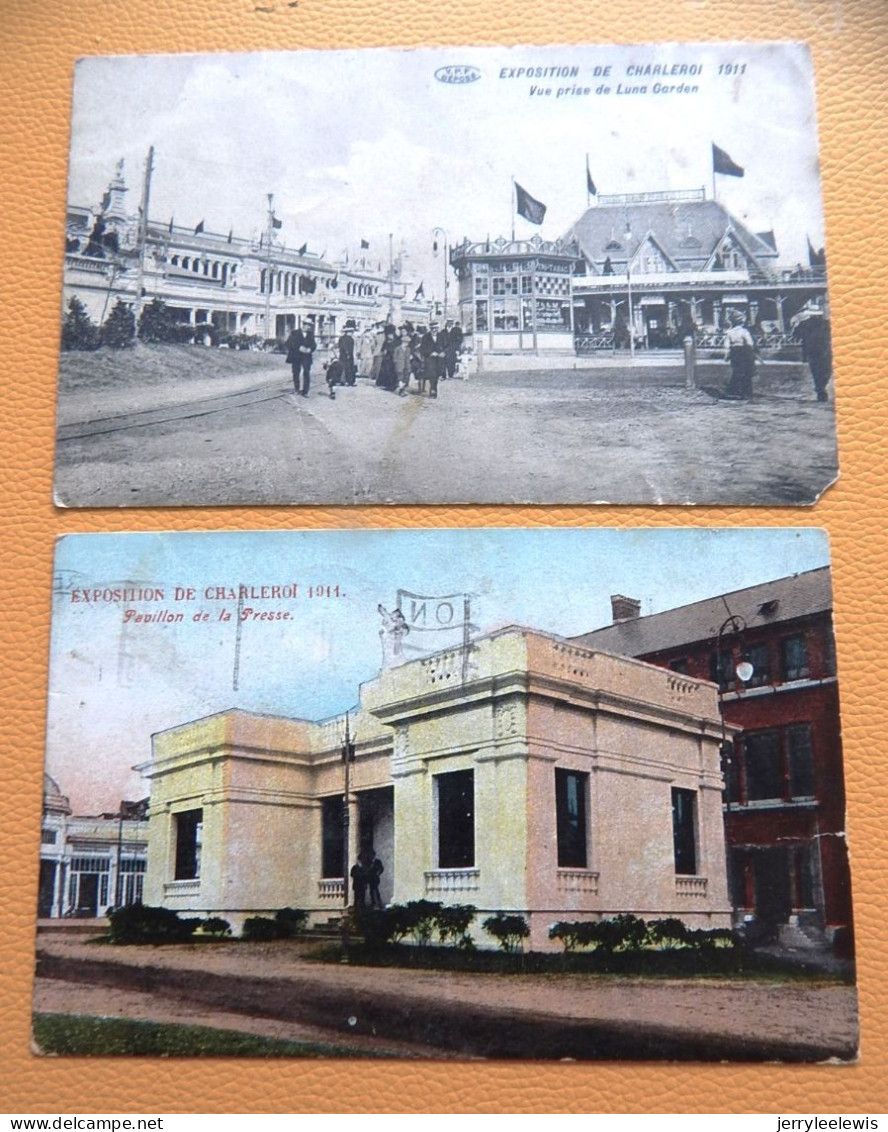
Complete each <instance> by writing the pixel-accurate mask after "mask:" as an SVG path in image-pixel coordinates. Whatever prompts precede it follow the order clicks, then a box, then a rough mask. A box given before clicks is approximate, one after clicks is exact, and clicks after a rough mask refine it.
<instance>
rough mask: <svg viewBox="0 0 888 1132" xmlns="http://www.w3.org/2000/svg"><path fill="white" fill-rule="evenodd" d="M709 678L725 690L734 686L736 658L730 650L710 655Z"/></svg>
mask: <svg viewBox="0 0 888 1132" xmlns="http://www.w3.org/2000/svg"><path fill="white" fill-rule="evenodd" d="M709 679H710V680H712V681H713V682H714V683H716V684H718V686H719V687H720V688H721V690H722V691H723V692H724V691H726V690H727V689H729V688H733V687H734V681H735V676H734V658H733V656H732V655H731V653H730V651H729V650H724V649H723V650H722V651H721V652H720V653H710V655H709Z"/></svg>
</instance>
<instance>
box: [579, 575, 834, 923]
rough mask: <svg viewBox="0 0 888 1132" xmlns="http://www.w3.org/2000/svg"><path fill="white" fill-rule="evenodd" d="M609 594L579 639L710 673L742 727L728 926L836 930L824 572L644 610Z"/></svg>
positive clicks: (830, 666)
mask: <svg viewBox="0 0 888 1132" xmlns="http://www.w3.org/2000/svg"><path fill="white" fill-rule="evenodd" d="M611 601H612V607H613V616H614V622H613V624H612V625H609V626H607V627H605V628H603V629H598V630H596V631H594V632H591V633H585V634H583V635H582V636H580V637H577V638H575V640H576V641H577V642H578V643H582V644H584V645H588V646H590V647H593V648H596V649H602V650H604V651H606V652H612V653H619V654H622V655H625V656H632V657H637V658H639V659H641V660H645V661H649V662H650V663H652V664H658V665H662V666H663V667H664V668H670V669H672V670H673V671H675V672H678V673H685V674H687V675H688V676H691V677H697V678H702V679H706V680H713V681H716V682H717V683H718V684H719V686H720V688H721V690H722V704H723V710H724V718H725V720H726V721H727V723H729V724H734V725H736V726H739V727H741V728H742V729H743V730H742V732H741V733H740V734H739V735H738V736H737V737H736V738H735V740H734V743H733V749H731V748H730V747H728V748H727V752H728V753H729V757H728V758H726V760H725V761H726V767H725V771H726V785H727V789H726V794H725V803H724V814H725V826H726V836H727V845H728V869H729V882H730V891H731V899H732V903H733V905H734V909H735V915H736V919H737V921H738V922H743V921H744V920H748V919H749V918H750V917H754V918H755V919H756V920H758V921H760V922H762V923H764V924H765V925H766V926H776V927H779V930H780V934H781V937H782V938H783V939H784V940H785V941H786V942H793V941H794V940H796V939H798V938H799V932H800V931H803V932H805V933H807V935H808V937H809V938H812V939H816V938H817V936H818V935H819V934H820V933H825V935H826V937H827V939H830V940H832V939H834V938H835V936H836V933H837V932H838V931H840V929H847V928H849V927H850V924H851V887H850V877H849V869H848V853H847V846H846V842H845V833H844V830H845V790H844V773H843V766H842V743H841V733H840V725H839V697H838V684H837V680H836V669H835V650H834V641H833V628H832V593H831V586H830V573H829V568H828V567H823V568H822V569H819V570H810V571H807V572H805V573H803V574H797V575H794V576H792V577H788V578H779V579H777V580H776V581H773V582H766V583H764V584H762V585H756V586H750V587H749V588H747V589H742V590H736V591H734V592H733V593H728V594H723V595H720V596H719V597H716V598H710V599H708V600H705V601H698V602H694V603H692V604H690V605H685V606H681V607H679V608H677V609H671V610H667V611H666V612H663V613H657V614H653V615H651V616H647V617H642V616H640V603H639V602H637V601H635V600H633V599H632V598H625V597H622V596H620V595H616V596H614V597H613V598H612V599H611ZM741 660H743V661H746V662H747V663H748V664H751V666H752V673H751V675H748V673H745V672H744V673H743V675H748V679H746V681H745V683H744V682H742V681H741V680H740V679H739V678H738V676H737V671H736V669H737V665H738V664H739V662H740V661H741ZM842 934H844V935H847V932H845V933H842ZM820 938H821V939H822V938H823V937H822V935H821V936H820Z"/></svg>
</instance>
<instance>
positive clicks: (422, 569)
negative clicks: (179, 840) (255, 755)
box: [46, 528, 829, 812]
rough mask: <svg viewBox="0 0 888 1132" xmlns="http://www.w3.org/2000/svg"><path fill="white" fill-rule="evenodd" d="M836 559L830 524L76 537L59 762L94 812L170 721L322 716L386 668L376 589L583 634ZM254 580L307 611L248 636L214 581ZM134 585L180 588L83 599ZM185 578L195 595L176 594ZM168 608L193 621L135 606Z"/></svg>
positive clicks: (60, 585)
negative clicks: (239, 712) (286, 591)
mask: <svg viewBox="0 0 888 1132" xmlns="http://www.w3.org/2000/svg"><path fill="white" fill-rule="evenodd" d="M828 561H829V548H828V542H827V538H826V534H825V533H824V532H823V531H820V530H818V529H809V528H790V529H784V528H760V529H743V528H740V529H730V530H706V529H702V530H701V529H654V530H620V531H617V530H610V529H601V528H599V529H596V528H588V529H577V528H571V529H549V530H547V529H543V530H527V529H519V530H506V529H462V530H419V531H402V530H382V531H372V530H371V531H367V530H360V531H276V532H225V533H222V532H206V533H187V532H181V533H178V532H177V533H175V534H127V535H69V536H67V537H65V538H64V539H61V540H60V541H59V543H58V545H57V555H56V564H55V582H56V585H55V592H54V594H53V627H52V646H51V663H50V693H49V720H48V734H47V761H46V769H47V771H48V772H49V773H50V774H51V775H53V777H54V778H56V779H57V780H58V782H59V785H60V786H61V788H62V791H63V792H64V793H67V794H68V795H69V796H71V798H72V801H73V802H74V804H75V807H76V808H77V809H78V810H79V811H80V812H96V811H99V810H104V809H113V808H114V807H115V806H116V805H117V802H118V800H119V799H120V798H121V797H128V798H136V797H141V796H143V795H144V794H145V792H146V791H145V784H144V782H143V781H142V780H141V778H140V776H139V775H137V774H135V773H134V772H132V770H131V768H132V767H133V766H134V765H135V764H137V763H140V762H144V761H146V760H147V759H149V757H150V753H151V739H150V737H151V734H152V733H153V732H156V731H160V730H164V729H165V728H168V727H172V726H176V725H177V724H180V723H184V722H186V721H188V720H189V719H194V718H198V717H200V716H203V715H208V714H211V713H212V712H216V711H221V710H224V709H225V708H228V707H239V708H243V709H246V710H252V711H260V712H270V713H280V714H283V715H294V716H301V717H305V718H311V719H321V718H324V717H325V716H328V715H332V714H335V713H338V712H341V711H344V710H345V709H346V708H348V707H349V706H351V705H352V704H354V703H355V702H356V701H357V689H358V685H359V684H360V683H362V682H364V681H366V680H369V679H372V678H373V677H374V676H375V675H376V673H377V672H378V670H379V666H380V659H381V653H380V642H379V628H380V618H379V615H378V613H377V605H378V604H379V603H382V604H383V605H384V606H386V607H387V608H389V609H390V608H392V607H393V606H394V604H395V601H396V591H397V590H398V589H399V588H402V589H406V590H410V591H413V592H416V593H421V594H431V595H434V594H451V593H469V594H471V603H472V620H473V622H474V624H475V625H476V626H477V627H478V629H479V631H482V632H483V631H487V630H491V629H494V628H497V627H499V626H502V625H505V624H510V623H518V624H523V625H527V626H530V627H533V628H536V629H540V630H543V631H546V632H551V633H556V634H560V635H563V636H572V635H576V634H579V633H582V632H586V631H588V630H590V629H595V628H598V627H600V626H602V625H605V624H608V623H609V622H610V600H609V599H610V595H611V594H613V593H621V594H624V595H627V596H630V597H635V598H638V599H639V600H640V601H641V603H642V612H643V613H644V614H648V613H657V612H660V611H661V610H663V609H669V608H672V607H674V606H677V605H682V604H684V603H687V602H690V601H696V600H698V599H700V598H704V597H709V596H713V595H715V594H719V593H723V592H726V591H730V590H734V589H740V588H742V587H744V586H747V585H752V584H755V583H757V582H763V581H768V580H770V579H773V578H778V577H783V576H785V575H788V574H793V573H797V572H799V571H801V570H808V569H813V568H815V567H818V566H822V565H825V564H827V563H828ZM240 584H244V585H248V586H254V587H259V586H263V585H266V586H274V585H278V586H282V587H283V586H292V585H294V584H295V585H296V586H297V587H298V589H297V596H296V597H295V598H291V599H280V600H276V599H270V598H269V599H265V600H263V599H261V598H257V599H256V600H252V599H247V600H246V601H245V603H244V604H245V606H246V607H251V608H254V609H255V610H256V611H257V612H265V613H268V612H276V611H280V612H281V613H289V615H290V616H289V619H281V620H269V621H266V620H261V621H260V620H250V621H246V622H243V623H242V626H241V633H240V642H239V645H238V643H237V639H236V613H237V602H236V601H233V600H225V599H224V598H221V597H215V596H213V597H210V598H207V597H205V596H204V594H205V591H206V589H207V587H211V588H212V590H213V591H214V592H215V591H216V590H217V589H218V588H220V587H221V588H222V590H225V589H226V588H228V587H237V586H238V585H240ZM125 585H126V586H130V587H133V586H135V587H138V586H141V587H143V588H148V587H154V588H159V589H162V590H163V591H164V599H163V600H158V601H114V600H108V601H105V600H99V601H98V602H84V601H75V600H73V597H74V596H75V595H74V593H73V592H72V591H77V596H82V593H81V592H80V591H83V590H93V589H98V590H103V589H111V590H114V589H122V588H124V587H125ZM337 586H338V587H339V596H338V597H337V596H335V593H336V590H335V587H337ZM176 587H179V588H180V589H182V590H184V589H188V588H191V589H193V590H194V591H195V596H194V598H193V599H187V600H181V601H178V602H177V601H176V600H175V590H176ZM309 587H312V588H313V590H314V591H315V592H314V593H313V594H312V596H309ZM327 587H330V593H331V596H329V597H328V596H327ZM318 589H320V591H321V593H320V596H318V594H317V592H316V591H317V590H318ZM127 609H129V610H130V619H129V621H126V622H125V620H124V618H125V612H126V610H127ZM223 609H225V610H227V611H229V612H230V613H231V614H232V615H233V616H232V619H231V620H230V621H226V620H220V612H221V610H223ZM163 610H168V611H170V612H171V613H173V614H175V613H179V612H181V613H183V615H184V620H183V621H182V622H174V623H157V622H143V621H138V620H136V616H141V615H143V614H146V613H156V612H158V611H163ZM204 614H206V615H207V618H206V620H195V618H196V617H197V618H202V617H203V615H204ZM409 639H410V641H411V643H415V644H416V646H417V647H419V646H421V645H422V644H423V643H424V639H423V637H422V636H421V635H420V634H412V635H411V637H410V638H409ZM427 639H429V640H433V638H427ZM434 640H435V641H436V642H437V647H443V646H444V645H445V644H446V643H447V641H446V638H434ZM236 649H238V650H239V664H238V689H237V691H235V690H234V689H233V686H232V684H233V673H234V663H235V650H236Z"/></svg>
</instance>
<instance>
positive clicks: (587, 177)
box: [586, 153, 591, 208]
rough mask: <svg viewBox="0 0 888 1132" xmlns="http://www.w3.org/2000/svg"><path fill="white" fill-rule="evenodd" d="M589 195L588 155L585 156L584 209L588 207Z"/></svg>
mask: <svg viewBox="0 0 888 1132" xmlns="http://www.w3.org/2000/svg"><path fill="white" fill-rule="evenodd" d="M590 198H591V194H590V192H589V154H588V153H587V154H586V208H588V207H589V204H590Z"/></svg>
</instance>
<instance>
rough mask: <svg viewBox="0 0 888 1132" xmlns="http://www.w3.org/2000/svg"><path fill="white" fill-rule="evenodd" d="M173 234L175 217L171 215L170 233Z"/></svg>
mask: <svg viewBox="0 0 888 1132" xmlns="http://www.w3.org/2000/svg"><path fill="white" fill-rule="evenodd" d="M172 234H173V217H172V216H171V217H170V235H171V236H172Z"/></svg>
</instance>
